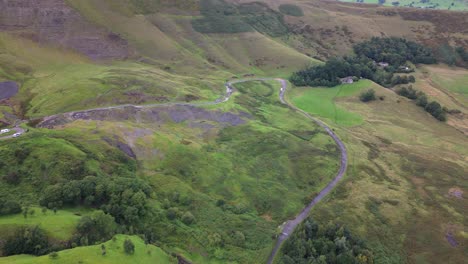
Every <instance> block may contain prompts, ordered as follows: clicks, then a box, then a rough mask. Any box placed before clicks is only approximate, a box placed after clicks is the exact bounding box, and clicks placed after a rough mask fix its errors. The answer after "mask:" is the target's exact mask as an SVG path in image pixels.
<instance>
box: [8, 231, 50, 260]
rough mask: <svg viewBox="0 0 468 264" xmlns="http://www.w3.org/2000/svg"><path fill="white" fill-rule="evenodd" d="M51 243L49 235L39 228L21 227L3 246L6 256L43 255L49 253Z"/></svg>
mask: <svg viewBox="0 0 468 264" xmlns="http://www.w3.org/2000/svg"><path fill="white" fill-rule="evenodd" d="M48 248H49V241H48V239H47V234H46V232H45V231H44V230H42V229H41V228H39V227H38V226H34V227H20V228H18V229H17V230H16V231H15V232H14V234H13V235H12V236H10V237H8V238H7V239H6V241H5V243H4V245H3V254H4V255H6V256H10V255H17V254H33V255H36V256H37V255H42V254H44V253H47V251H48Z"/></svg>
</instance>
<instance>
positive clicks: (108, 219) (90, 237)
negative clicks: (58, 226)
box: [72, 211, 117, 246]
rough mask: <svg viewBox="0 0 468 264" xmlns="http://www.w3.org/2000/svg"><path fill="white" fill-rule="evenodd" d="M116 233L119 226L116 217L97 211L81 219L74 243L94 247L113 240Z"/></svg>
mask: <svg viewBox="0 0 468 264" xmlns="http://www.w3.org/2000/svg"><path fill="white" fill-rule="evenodd" d="M116 231H117V224H116V223H115V221H114V217H112V216H111V215H109V214H105V213H104V212H102V211H96V212H94V213H93V214H92V215H89V216H83V217H82V218H81V219H80V222H79V223H78V225H77V227H76V234H75V235H74V237H73V239H72V241H73V243H76V244H77V245H81V246H87V245H94V244H96V243H99V242H104V241H107V240H109V239H111V238H112V236H113V235H114V234H115V232H116Z"/></svg>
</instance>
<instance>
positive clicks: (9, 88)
mask: <svg viewBox="0 0 468 264" xmlns="http://www.w3.org/2000/svg"><path fill="white" fill-rule="evenodd" d="M18 90H19V87H18V84H17V83H16V82H11V81H8V82H0V100H3V99H8V98H10V97H12V96H15V95H16V94H17V93H18Z"/></svg>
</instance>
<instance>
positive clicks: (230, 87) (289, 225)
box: [0, 78, 348, 264]
mask: <svg viewBox="0 0 468 264" xmlns="http://www.w3.org/2000/svg"><path fill="white" fill-rule="evenodd" d="M267 80H270V81H271V80H274V81H278V82H280V83H281V89H280V91H279V99H280V101H281V103H283V104H285V105H287V106H288V107H289V108H291V109H293V110H294V111H297V112H299V113H301V114H303V115H304V116H305V117H306V118H308V119H310V120H311V121H313V122H315V123H316V124H318V125H319V126H321V127H322V128H323V129H325V131H326V132H327V133H328V135H329V136H330V137H331V138H333V140H334V141H335V143H336V145H337V146H338V148H339V149H340V153H341V164H340V169H339V171H338V172H337V174H336V176H335V178H333V180H332V181H331V182H330V183H328V185H327V186H326V187H325V188H324V189H323V190H321V191H320V193H319V194H318V195H317V196H316V197H315V198H314V199H313V200H312V201H311V202H310V203H309V204H308V205H307V206H306V207H305V208H304V209H302V211H301V212H300V213H299V214H298V215H297V216H296V217H295V218H294V219H292V220H289V221H287V222H286V223H285V224H284V226H283V229H282V231H281V234H280V235H279V237H278V240H277V242H276V245H275V247H274V248H273V251H272V252H271V254H270V256H269V258H268V262H267V263H268V264H272V263H273V261H274V258H275V257H276V255H277V253H278V251H279V249H280V247H281V244H282V243H283V242H284V241H285V240H286V239H287V238H288V237H289V236H291V234H292V233H293V231H294V229H295V228H296V227H297V226H298V225H299V224H300V223H302V222H303V221H304V220H305V219H306V218H307V216H308V215H309V212H310V211H311V210H312V208H313V207H314V206H315V205H316V204H317V203H318V202H320V201H321V200H322V199H323V198H324V197H325V196H326V195H327V194H329V193H330V192H331V191H332V190H333V188H334V187H335V186H336V185H337V184H338V182H339V181H340V180H341V179H342V178H343V176H344V173H345V171H346V167H347V165H348V154H347V151H346V147H345V145H344V144H343V142H342V141H341V140H340V139H339V138H338V136H337V135H336V134H335V133H334V132H333V130H332V129H331V128H330V127H328V126H327V125H326V124H325V123H324V122H322V121H320V120H319V119H317V118H315V117H313V116H311V115H310V114H308V113H307V112H305V111H303V110H301V109H299V108H297V107H295V106H294V105H292V104H289V103H288V102H287V101H286V99H285V98H284V95H285V93H286V89H287V86H288V85H287V82H286V81H285V80H283V79H279V78H252V79H242V80H235V81H230V82H227V83H226V84H225V87H226V94H225V95H224V96H222V97H221V98H219V99H217V100H215V101H213V102H201V103H162V104H148V105H131V104H126V105H117V106H108V107H100V108H93V109H88V110H82V111H73V112H68V113H63V114H58V115H52V116H48V117H44V118H43V120H44V121H46V120H49V119H51V118H54V117H57V116H59V115H73V114H77V113H86V112H91V111H97V110H111V109H123V108H126V107H134V108H139V109H143V108H153V107H160V106H172V105H186V106H203V105H216V104H221V103H224V102H227V101H229V99H230V98H231V96H232V94H233V92H234V85H235V84H236V83H243V82H249V81H267ZM15 131H16V132H17V133H24V130H23V129H22V128H19V127H15ZM11 137H12V136H8V137H3V138H11ZM3 138H1V137H0V139H3Z"/></svg>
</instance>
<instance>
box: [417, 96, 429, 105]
mask: <svg viewBox="0 0 468 264" xmlns="http://www.w3.org/2000/svg"><path fill="white" fill-rule="evenodd" d="M427 103H428V101H427V96H426V95H425V94H423V93H422V94H420V95H419V96H418V99H416V105H418V106H420V107H426V105H427Z"/></svg>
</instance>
